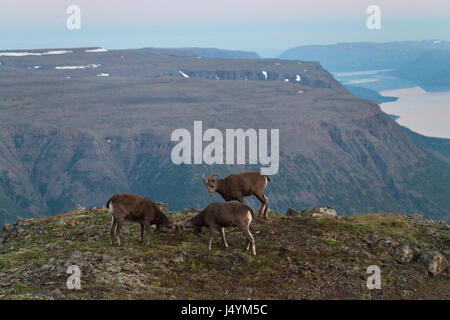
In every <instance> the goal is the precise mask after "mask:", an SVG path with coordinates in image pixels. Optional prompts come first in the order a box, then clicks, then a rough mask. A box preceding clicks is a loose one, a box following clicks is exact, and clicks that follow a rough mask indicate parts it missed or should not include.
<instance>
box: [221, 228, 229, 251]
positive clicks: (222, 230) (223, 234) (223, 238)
mask: <svg viewBox="0 0 450 320" xmlns="http://www.w3.org/2000/svg"><path fill="white" fill-rule="evenodd" d="M220 235H221V236H222V240H223V244H224V245H225V248H228V243H227V239H226V238H225V228H224V227H222V228H220Z"/></svg>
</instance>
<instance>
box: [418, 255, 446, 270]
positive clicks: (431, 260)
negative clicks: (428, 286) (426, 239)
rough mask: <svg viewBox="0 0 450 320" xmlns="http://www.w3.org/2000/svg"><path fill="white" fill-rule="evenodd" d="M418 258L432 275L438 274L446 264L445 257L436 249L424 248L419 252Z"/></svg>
mask: <svg viewBox="0 0 450 320" xmlns="http://www.w3.org/2000/svg"><path fill="white" fill-rule="evenodd" d="M420 260H421V261H422V262H423V263H424V265H425V268H426V269H427V271H428V272H429V273H431V274H432V275H433V276H437V275H439V274H440V273H441V272H442V271H444V270H445V269H447V266H448V261H447V259H445V257H444V256H443V255H442V254H441V253H440V252H438V251H429V250H424V251H422V253H421V254H420Z"/></svg>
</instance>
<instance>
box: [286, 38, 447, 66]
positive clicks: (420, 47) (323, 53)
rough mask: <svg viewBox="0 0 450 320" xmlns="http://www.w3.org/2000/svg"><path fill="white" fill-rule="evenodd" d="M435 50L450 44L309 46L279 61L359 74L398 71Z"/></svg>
mask: <svg viewBox="0 0 450 320" xmlns="http://www.w3.org/2000/svg"><path fill="white" fill-rule="evenodd" d="M432 49H450V42H448V41H439V40H425V41H396V42H384V43H375V42H350V43H337V44H332V45H309V46H301V47H296V48H291V49H288V50H286V51H285V52H283V53H282V54H281V55H280V56H279V58H280V59H294V60H295V59H298V60H309V61H320V63H321V64H322V65H323V66H324V68H326V69H327V70H329V71H360V70H376V69H390V68H397V67H400V66H403V65H404V64H407V63H410V62H412V61H413V60H414V59H415V58H417V57H419V56H420V55H421V54H422V53H424V52H425V51H427V50H432Z"/></svg>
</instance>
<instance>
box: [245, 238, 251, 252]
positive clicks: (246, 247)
mask: <svg viewBox="0 0 450 320" xmlns="http://www.w3.org/2000/svg"><path fill="white" fill-rule="evenodd" d="M250 244H251V243H250V240H248V239H247V244H246V245H245V249H244V251H248V249H250Z"/></svg>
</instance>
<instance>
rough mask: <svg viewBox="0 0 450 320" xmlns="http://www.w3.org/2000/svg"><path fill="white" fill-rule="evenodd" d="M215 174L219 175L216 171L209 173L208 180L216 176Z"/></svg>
mask: <svg viewBox="0 0 450 320" xmlns="http://www.w3.org/2000/svg"><path fill="white" fill-rule="evenodd" d="M216 176H219V174H218V173H211V175H210V176H209V177H208V182H210V181H211V179H212V178H214V177H216Z"/></svg>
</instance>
